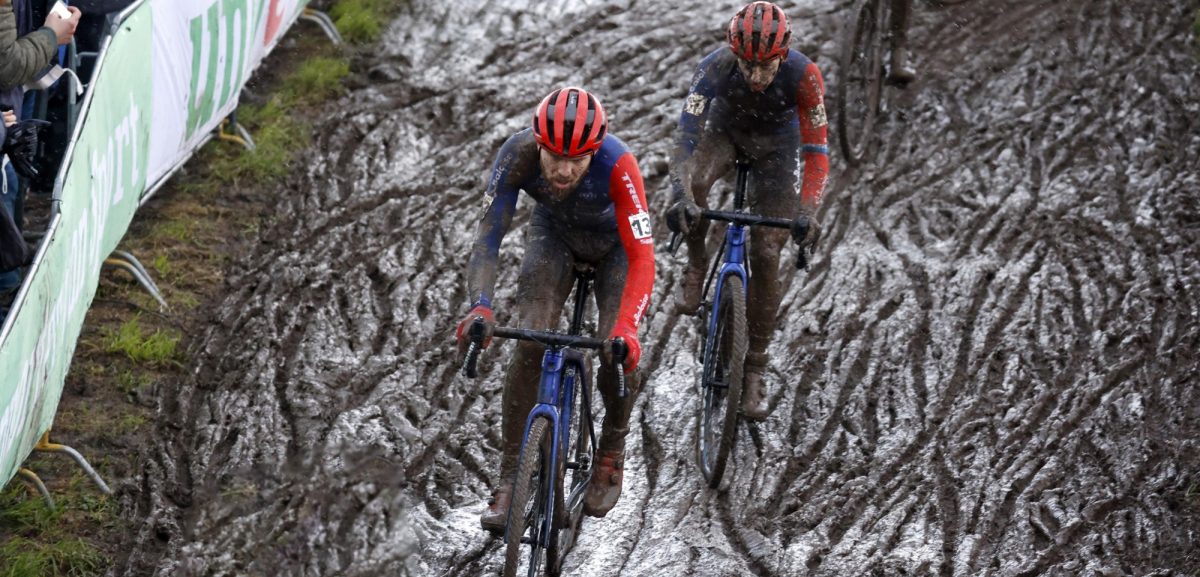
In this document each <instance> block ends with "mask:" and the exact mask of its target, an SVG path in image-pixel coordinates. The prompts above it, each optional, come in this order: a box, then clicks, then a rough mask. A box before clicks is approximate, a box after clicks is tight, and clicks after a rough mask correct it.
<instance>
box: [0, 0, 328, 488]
mask: <svg viewBox="0 0 1200 577" xmlns="http://www.w3.org/2000/svg"><path fill="white" fill-rule="evenodd" d="M305 3H306V0H200V1H194V2H192V1H189V2H179V1H177V0H149V1H147V0H143V1H142V2H140V3H137V4H135V5H134V6H132V7H131V8H129V9H127V10H126V12H125V18H124V20H122V22H121V25H120V27H119V28H118V29H117V32H116V33H115V35H114V36H113V37H112V38H111V40H110V42H109V43H108V44H107V47H106V48H105V49H104V51H103V52H102V54H101V56H100V58H99V61H98V65H97V72H96V76H95V77H94V78H93V79H92V82H91V85H90V88H89V93H88V95H87V96H86V98H85V100H84V104H83V112H82V114H81V115H80V119H79V125H78V126H77V127H76V130H75V133H74V139H73V141H72V145H71V146H70V147H69V148H68V151H67V155H68V158H67V159H66V160H65V161H64V162H63V166H62V171H63V172H62V189H61V191H60V192H59V194H58V198H60V199H61V201H60V206H59V212H58V214H57V215H56V216H55V218H54V219H53V221H52V222H51V224H50V229H49V231H48V234H47V236H46V238H45V239H44V240H43V242H42V244H41V246H40V248H39V250H38V257H37V260H36V261H35V263H34V265H33V266H32V267H31V268H30V269H29V270H28V271H26V278H25V282H24V285H23V286H22V287H21V291H20V293H19V294H18V296H17V300H16V301H15V302H14V303H13V309H12V311H11V312H10V313H9V315H8V318H7V319H4V323H3V325H2V328H0V484H3V483H7V481H8V480H9V479H11V478H12V476H13V475H14V474H15V473H16V470H17V468H18V467H19V466H20V464H21V462H22V461H23V460H24V459H25V458H26V456H28V455H29V452H30V451H32V450H33V447H34V445H35V444H36V442H37V440H38V438H40V437H41V435H42V434H43V433H44V432H46V431H47V430H49V429H50V427H51V425H52V424H53V421H54V415H55V412H56V411H57V408H58V401H59V398H60V397H61V395H62V388H63V382H64V380H65V378H66V374H67V370H68V369H69V368H70V364H71V357H72V356H73V354H74V351H75V343H76V341H77V339H78V338H79V333H80V330H81V329H82V326H83V319H84V315H85V314H86V313H87V309H88V307H89V306H90V305H91V302H92V298H93V297H94V296H95V293H96V286H97V283H98V281H99V275H100V267H101V264H102V263H103V261H104V258H105V257H106V256H107V255H108V254H109V253H110V252H112V250H113V249H115V248H116V247H117V243H118V242H120V240H121V238H122V237H123V236H124V235H125V231H126V230H127V229H128V227H129V223H130V222H131V221H132V220H133V216H134V212H135V211H136V210H137V207H138V204H139V201H140V199H141V198H142V196H143V194H144V193H145V192H146V191H147V190H149V189H150V188H152V187H154V186H155V185H156V184H157V183H158V181H159V180H161V179H163V178H165V177H167V176H168V175H169V174H170V173H171V172H172V170H173V169H174V168H175V167H177V166H178V165H179V164H181V163H182V162H183V161H185V160H186V159H187V158H188V157H189V156H191V154H192V152H193V151H194V150H195V149H196V148H197V147H198V146H199V145H200V144H203V142H204V141H205V140H206V138H207V135H208V133H209V132H210V131H212V130H213V129H214V128H215V127H216V126H217V125H218V124H219V123H220V121H221V120H222V119H223V118H224V117H225V116H227V115H228V114H229V112H230V111H232V110H233V109H234V108H235V107H236V106H237V95H238V93H239V92H240V91H241V88H242V86H243V84H244V83H245V81H246V79H247V78H248V77H249V75H250V72H251V71H252V70H253V69H254V68H255V67H257V66H258V64H259V63H260V62H261V61H262V59H263V58H264V57H265V56H266V54H267V52H268V51H269V50H270V49H271V48H272V47H273V46H274V45H275V44H276V42H277V41H278V39H279V37H280V36H281V35H282V34H283V32H284V31H285V30H286V29H287V28H288V27H289V26H290V24H291V23H293V22H295V19H296V18H297V17H298V16H299V15H300V13H301V11H302V9H303V7H304V4H305Z"/></svg>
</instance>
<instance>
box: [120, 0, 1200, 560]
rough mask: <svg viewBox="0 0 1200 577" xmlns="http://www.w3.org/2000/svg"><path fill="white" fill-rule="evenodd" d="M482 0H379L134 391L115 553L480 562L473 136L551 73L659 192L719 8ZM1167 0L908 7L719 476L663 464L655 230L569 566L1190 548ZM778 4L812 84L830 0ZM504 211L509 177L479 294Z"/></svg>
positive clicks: (512, 112) (689, 449)
mask: <svg viewBox="0 0 1200 577" xmlns="http://www.w3.org/2000/svg"><path fill="white" fill-rule="evenodd" d="M513 4H514V3H511V2H497V1H486V0H479V1H476V2H461V3H456V4H455V5H454V8H453V9H451V8H448V7H447V6H446V5H443V3H440V2H433V1H423V0H419V1H416V2H411V3H408V4H407V7H406V8H405V9H404V10H403V11H402V14H401V15H400V16H399V18H398V19H397V21H396V22H395V23H393V25H392V27H391V29H390V31H389V32H388V34H387V36H386V38H385V40H384V41H383V43H382V48H381V53H380V54H379V55H378V56H377V57H375V58H372V59H370V60H368V61H365V62H361V63H360V64H359V68H360V71H361V72H362V77H363V78H364V79H366V82H364V83H363V86H362V87H361V88H359V89H357V90H355V91H354V92H353V93H352V94H351V95H350V96H348V97H346V98H345V99H344V100H343V101H342V102H340V103H338V105H336V106H333V107H331V108H330V109H331V118H330V119H329V120H328V122H326V123H325V124H324V126H323V129H322V130H321V133H320V136H319V137H318V139H317V140H316V142H315V144H314V147H313V150H312V152H311V153H310V155H309V156H308V157H307V161H308V165H307V168H306V170H302V171H298V172H297V173H296V174H294V175H292V176H291V177H290V178H289V179H288V181H287V182H286V183H283V184H282V185H281V187H280V193H281V194H280V200H279V203H278V213H277V217H276V219H275V221H274V223H273V224H272V225H271V226H270V227H267V228H266V229H265V230H264V232H263V233H262V242H261V243H260V244H259V246H258V247H257V249H256V250H255V251H254V253H253V254H251V255H249V256H248V257H247V258H246V259H245V260H244V261H243V262H242V263H241V264H240V265H238V266H239V267H240V268H238V269H237V270H235V271H234V272H233V274H231V276H230V280H229V293H228V297H227V298H226V300H225V302H224V303H223V304H222V306H221V307H220V308H219V310H218V311H217V312H216V313H215V314H214V316H213V321H212V323H211V326H210V327H209V329H208V331H207V332H206V333H205V336H204V338H203V339H201V340H200V342H198V343H197V345H196V346H195V347H194V349H193V358H195V359H196V368H195V373H194V378H192V379H190V380H189V381H188V382H185V383H179V384H177V386H176V387H175V388H174V389H173V390H172V391H171V392H170V393H168V394H167V395H165V398H164V400H163V402H162V409H161V415H160V419H159V435H160V439H161V441H160V443H159V444H158V445H156V446H154V447H151V448H149V449H148V450H147V452H146V456H145V459H144V461H145V463H146V465H145V471H144V474H143V475H142V476H140V477H139V478H138V479H136V480H135V482H134V483H131V484H128V485H127V486H126V487H125V488H124V492H123V494H124V495H125V496H126V500H125V502H126V503H127V504H128V505H129V507H128V510H129V514H130V515H132V516H134V517H136V518H138V519H140V520H143V521H144V523H143V524H142V527H143V529H142V530H141V531H140V532H139V533H138V534H137V535H135V536H134V538H133V539H132V541H133V542H132V543H130V550H132V551H134V553H132V554H131V556H130V558H129V559H128V560H127V562H126V563H125V564H124V565H123V566H122V567H120V568H118V570H117V571H116V574H127V575H147V574H154V575H164V576H165V575H268V574H271V575H274V574H288V575H335V574H336V575H383V574H387V575H397V574H399V575H404V574H408V575H429V576H445V577H451V576H468V575H471V576H474V575H483V574H491V573H493V572H495V571H497V570H498V567H499V562H500V560H501V559H500V558H501V548H500V546H499V543H498V542H497V541H496V540H494V539H491V538H489V537H486V536H485V535H484V534H483V533H482V532H481V531H480V530H479V529H478V525H477V523H478V514H479V512H480V511H481V509H482V506H483V502H484V500H485V499H486V497H487V495H488V492H489V487H490V483H491V482H493V481H494V478H493V476H494V474H495V469H496V468H497V466H498V459H499V453H498V446H499V443H500V439H499V425H500V414H499V398H500V377H501V374H502V367H503V362H502V361H503V359H505V358H507V355H508V354H509V353H510V351H511V345H502V346H498V347H493V350H492V351H491V352H489V353H488V354H485V355H484V358H483V360H482V362H481V370H482V373H483V374H482V377H481V378H480V379H478V380H473V381H471V380H466V379H464V378H462V377H460V376H458V375H457V367H456V366H455V365H454V352H453V347H452V344H451V337H452V330H453V323H454V322H455V321H456V320H457V318H458V317H459V315H461V314H462V312H463V310H464V306H465V305H466V303H465V302H464V299H465V296H464V295H465V292H464V291H465V289H464V284H465V283H464V282H463V275H462V270H463V268H464V266H465V259H466V258H467V255H468V253H469V245H470V243H471V241H472V235H473V232H474V221H475V219H476V218H477V216H478V215H479V213H480V211H481V209H482V194H481V192H482V191H481V184H482V183H483V181H484V178H485V175H486V172H487V170H488V168H489V167H490V163H491V155H492V154H493V153H494V151H495V150H496V148H497V147H498V146H499V144H500V143H501V142H502V141H503V139H504V138H506V137H507V136H508V135H509V134H511V133H512V132H514V131H515V130H518V129H520V128H522V127H523V126H524V125H525V123H526V122H527V121H528V116H529V113H530V110H532V107H533V106H534V104H535V103H536V102H537V100H538V99H539V98H540V97H541V96H543V95H544V94H545V93H546V92H547V91H549V90H550V89H551V88H553V87H555V86H557V85H560V84H564V83H575V84H581V85H583V86H586V87H588V88H589V89H590V90H593V91H595V92H596V93H597V94H599V95H600V96H601V98H602V99H603V101H604V103H605V106H606V108H607V109H608V111H609V114H610V116H611V124H612V129H613V131H614V133H615V134H617V135H619V136H621V137H622V138H623V139H625V140H626V141H627V142H628V143H629V144H630V145H631V147H632V148H633V149H634V150H635V151H636V152H637V154H638V156H639V160H640V164H641V167H642V170H643V173H644V175H645V176H646V182H647V189H648V191H650V197H651V205H652V207H653V208H654V209H656V210H659V211H661V210H662V209H664V208H665V204H666V198H665V194H664V190H665V177H666V168H667V167H666V158H667V154H668V150H669V146H670V142H669V139H670V134H671V130H672V128H673V124H674V121H675V118H676V116H677V113H678V110H679V107H680V102H681V99H682V97H683V96H684V94H685V93H686V87H687V83H688V81H689V79H690V75H691V72H692V70H693V66H694V65H695V63H696V62H697V61H698V59H699V57H700V56H701V55H702V54H703V53H706V52H707V51H708V50H711V49H712V48H714V47H716V46H718V45H719V43H720V41H721V32H720V30H721V26H722V24H723V22H724V21H725V19H726V18H727V17H728V15H729V14H730V13H732V11H733V10H734V9H735V6H734V4H732V3H727V2H713V3H710V5H709V6H708V8H706V9H701V8H697V9H694V10H687V11H679V10H674V9H672V8H671V7H672V6H673V3H670V2H666V1H665V0H637V1H626V2H615V3H599V2H577V1H570V2H567V1H562V2H542V3H533V4H534V7H533V8H529V7H521V8H514V7H513ZM1183 4H1186V3H1172V2H1160V1H1158V0H1139V1H1134V2H1118V1H1116V0H1090V1H1086V2H1053V1H1050V0H1011V1H1006V2H973V3H968V4H966V5H963V6H958V7H953V8H947V9H937V10H935V9H931V8H929V7H928V6H927V5H923V4H919V5H918V6H917V13H916V14H915V15H914V21H915V22H914V28H913V30H912V43H913V48H914V50H915V54H916V56H915V57H916V59H917V62H916V64H917V65H918V67H919V69H920V72H921V79H920V80H919V81H918V82H917V83H916V84H915V85H913V86H911V87H909V88H908V89H907V90H905V91H902V92H901V91H893V92H891V93H889V108H888V110H887V114H886V116H885V117H884V119H883V121H882V124H881V126H880V130H881V134H880V143H881V144H880V145H879V146H878V148H877V150H875V151H874V152H873V154H872V161H871V162H870V163H868V164H867V165H866V166H864V167H863V168H862V169H861V170H859V171H856V172H845V171H843V167H844V163H843V162H842V161H841V159H839V158H837V157H836V156H835V157H834V158H833V159H832V164H833V166H834V167H835V178H834V180H833V184H832V186H831V188H830V190H829V191H828V193H827V198H826V201H825V204H824V207H823V209H822V213H821V218H822V219H823V221H824V222H825V224H826V236H825V239H824V243H823V244H822V246H821V248H820V250H819V251H818V253H817V255H816V256H815V258H814V262H813V266H812V267H811V268H810V270H809V271H808V272H807V273H802V274H797V275H795V276H794V277H793V278H791V279H790V280H789V281H788V284H787V291H786V297H785V304H784V306H783V307H782V308H781V311H780V314H781V315H782V317H783V319H784V322H782V323H781V327H782V328H781V329H780V332H779V333H778V334H777V335H776V338H775V340H774V342H773V344H772V348H771V350H770V353H771V356H772V359H773V361H772V368H771V373H772V375H771V376H772V380H773V381H774V382H775V384H776V386H775V388H774V390H773V393H772V396H771V399H770V402H771V405H772V407H773V408H774V413H773V416H772V418H771V419H769V420H768V421H766V422H765V423H762V424H759V425H754V426H747V427H744V428H743V430H742V432H743V434H742V436H741V439H740V441H739V445H738V447H737V451H736V453H735V455H734V465H735V470H736V473H735V474H734V478H733V479H732V483H731V485H730V487H729V489H728V490H727V491H723V492H718V491H710V490H707V489H704V488H703V486H702V482H701V479H700V476H699V474H698V472H697V471H696V469H695V466H694V465H693V454H694V435H695V433H694V428H695V410H696V409H695V408H696V399H695V396H694V391H693V385H694V375H695V373H696V371H697V370H698V362H697V360H696V355H695V351H696V349H697V346H698V339H699V327H698V326H697V324H696V321H695V320H693V319H691V318H687V317H677V316H675V315H673V314H668V313H667V312H665V311H667V310H668V308H669V307H668V306H667V305H668V304H669V299H670V294H671V291H672V289H673V287H674V284H675V282H676V279H677V274H678V271H679V269H680V267H681V265H682V259H681V257H674V258H672V257H669V256H667V255H665V254H663V255H660V258H659V270H660V276H659V279H658V283H657V285H656V288H655V293H654V296H653V298H654V303H656V304H655V305H654V306H653V307H652V309H653V310H652V314H651V316H650V318H649V321H648V322H647V323H646V328H645V330H644V341H643V342H645V343H648V344H650V345H651V346H650V347H648V348H649V350H648V351H647V355H646V360H645V361H644V362H645V366H646V367H647V369H648V371H649V375H650V381H649V387H648V389H647V390H646V391H645V393H644V394H643V396H642V397H641V399H640V402H639V404H638V407H637V409H636V410H635V411H636V412H635V415H634V423H636V426H635V427H634V429H633V431H632V432H631V436H630V443H629V447H630V451H629V457H628V469H629V472H628V474H627V475H626V488H625V490H626V493H625V496H624V497H623V498H622V500H621V502H620V504H619V505H618V507H617V508H616V509H614V510H613V511H612V513H610V514H609V516H608V517H607V518H606V519H604V520H588V521H585V524H584V532H583V534H582V535H581V538H580V541H579V543H578V544H577V547H576V550H575V551H574V552H573V553H572V555H571V557H570V558H569V559H568V560H567V570H568V571H569V573H570V574H572V575H586V576H592V577H601V576H615V575H696V576H726V575H757V576H762V577H782V576H794V575H812V576H840V575H880V576H890V575H921V576H926V575H930V576H932V575H937V576H943V577H945V576H977V575H986V576H1026V575H1043V574H1045V575H1105V576H1109V575H1190V574H1197V573H1200V556H1198V555H1197V553H1196V551H1197V550H1200V534H1198V533H1197V532H1196V529H1195V527H1198V526H1200V499H1198V498H1197V497H1196V491H1197V487H1200V476H1198V474H1197V471H1198V470H1200V457H1198V456H1197V455H1200V425H1197V423H1200V393H1198V392H1197V388H1196V383H1197V375H1200V361H1198V360H1197V358H1196V354H1195V353H1196V351H1197V350H1200V317H1198V315H1200V297H1198V296H1197V295H1200V265H1198V264H1197V263H1200V200H1198V199H1200V176H1198V173H1197V170H1196V158H1198V157H1200V138H1198V137H1197V136H1196V135H1197V134H1200V104H1197V103H1198V102H1200V89H1198V88H1197V84H1196V82H1195V79H1196V78H1197V74H1198V73H1200V66H1198V65H1197V59H1196V55H1195V52H1196V49H1195V48H1194V45H1193V44H1192V39H1191V37H1190V36H1189V27H1190V23H1191V22H1192V20H1193V17H1194V13H1195V10H1196V8H1197V7H1196V6H1184V5H1183ZM784 7H785V9H787V11H788V13H789V15H791V16H792V18H793V19H794V21H795V22H797V24H796V26H797V31H796V37H797V38H802V39H803V41H802V42H801V44H800V46H799V47H800V48H801V49H802V50H804V51H805V52H807V53H809V54H810V55H812V56H816V57H817V60H818V63H819V65H820V66H821V67H822V69H823V70H825V71H826V74H827V76H828V78H829V79H830V81H831V82H833V81H836V78H837V69H836V64H835V63H834V62H833V60H835V58H833V57H832V55H834V54H837V53H838V48H839V46H840V33H841V30H842V25H843V23H844V22H845V21H846V19H847V18H848V15H849V9H850V3H848V2H843V1H837V2H833V1H827V0H820V1H817V2H811V3H810V2H804V3H796V2H792V3H787V2H785V3H784ZM664 11H669V12H670V13H671V14H673V15H674V16H673V19H674V20H676V21H673V22H669V23H663V22H662V19H660V18H658V17H656V16H655V15H657V14H660V13H663V12H664ZM718 188H720V189H721V190H727V187H722V186H719V187H718ZM717 194H720V191H718V193H717ZM527 219H528V204H527V201H526V200H522V203H521V208H520V210H519V213H518V217H517V222H516V224H517V226H516V228H515V229H514V232H513V233H512V234H510V236H509V239H508V240H507V241H506V242H505V244H504V246H503V248H502V251H501V270H500V277H499V279H500V280H499V287H500V288H499V289H498V294H497V298H496V302H497V303H498V308H497V312H498V315H499V318H500V320H501V322H503V321H505V320H506V319H507V315H508V312H509V311H511V310H512V306H511V305H512V299H513V294H514V292H515V287H514V284H515V278H516V273H517V270H518V265H519V262H520V259H521V256H522V254H523V249H522V242H521V238H522V236H523V232H522V228H521V225H523V224H524V223H525V222H526V221H527ZM659 228H660V229H663V228H664V227H662V226H660V227H659ZM658 236H659V240H660V241H664V244H665V236H666V235H665V230H659V231H658ZM788 251H789V252H788V254H786V255H785V257H784V261H785V262H788V263H790V262H791V259H792V258H794V255H792V254H791V252H790V251H791V249H788ZM789 266H790V265H789Z"/></svg>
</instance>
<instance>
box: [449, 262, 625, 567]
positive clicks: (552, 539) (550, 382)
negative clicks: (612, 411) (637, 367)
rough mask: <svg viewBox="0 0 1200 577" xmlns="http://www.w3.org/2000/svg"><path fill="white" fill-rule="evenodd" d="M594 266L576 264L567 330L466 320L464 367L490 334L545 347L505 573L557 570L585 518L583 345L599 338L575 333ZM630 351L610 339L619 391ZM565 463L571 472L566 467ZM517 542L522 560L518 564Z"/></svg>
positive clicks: (586, 372)
mask: <svg viewBox="0 0 1200 577" xmlns="http://www.w3.org/2000/svg"><path fill="white" fill-rule="evenodd" d="M594 276H595V271H594V270H593V269H592V268H591V267H588V266H586V265H584V266H576V268H575V303H574V312H573V314H572V317H571V326H570V329H569V330H568V331H567V333H565V334H564V333H558V332H549V331H534V330H527V329H517V328H509V327H494V328H493V330H492V331H490V335H489V334H488V332H489V331H488V330H487V326H486V324H485V323H484V322H483V320H482V319H476V320H475V321H474V322H473V323H471V326H470V328H469V333H468V334H469V335H470V345H469V347H468V349H467V355H466V362H465V363H464V368H463V373H464V374H465V375H466V376H467V377H471V378H474V377H475V376H477V375H478V371H477V370H476V363H477V361H478V359H479V353H480V352H481V351H482V349H483V347H482V345H483V342H484V340H485V339H487V338H489V337H490V336H497V337H503V338H509V339H519V340H526V341H532V342H536V343H539V344H541V345H544V346H545V347H546V353H545V355H543V357H542V376H541V380H540V382H539V384H538V397H537V404H536V405H534V407H533V410H532V411H530V412H529V418H528V420H527V421H526V424H525V436H524V440H523V441H522V443H521V456H520V458H519V460H518V464H517V476H516V479H515V480H514V483H513V495H512V503H511V504H510V505H509V510H508V522H507V525H506V527H505V530H504V542H505V557H504V577H515V576H516V575H518V574H519V570H520V569H521V568H522V566H524V567H525V573H524V574H525V575H527V576H528V577H537V575H539V574H540V570H541V567H542V564H543V563H545V566H546V573H547V574H548V575H551V576H555V577H557V576H558V575H560V574H561V572H562V563H563V559H564V558H565V557H566V554H567V553H568V552H569V551H570V550H571V547H572V546H573V545H574V544H575V537H576V536H577V535H578V533H579V527H580V522H581V521H582V518H583V496H584V493H585V492H586V491H587V486H588V482H589V481H590V479H591V474H592V466H593V464H594V462H595V452H596V430H595V426H594V424H593V419H592V404H591V388H592V387H591V383H592V379H591V371H590V369H589V367H590V364H589V363H588V361H587V358H586V356H585V354H584V353H583V351H582V350H581V349H593V350H598V349H600V348H602V347H603V346H604V344H605V341H603V340H601V339H596V338H591V337H585V336H581V335H580V334H579V333H580V331H581V329H582V326H583V317H584V314H585V312H586V307H587V297H588V291H589V287H590V285H591V281H592V279H593V278H594ZM626 354H628V350H627V348H626V347H625V346H624V343H623V342H622V341H620V340H619V339H618V340H617V341H616V342H615V343H614V344H613V365H614V366H615V367H616V368H617V379H618V389H619V390H618V395H620V396H621V397H622V398H623V397H625V373H624V370H623V368H622V367H623V362H624V360H625V356H626ZM567 471H570V472H571V473H570V480H569V481H568V480H567V479H566V477H567V474H566V472H567ZM522 545H526V546H527V550H528V553H529V554H528V560H527V562H526V563H524V564H522V562H521V561H522V555H521V550H522Z"/></svg>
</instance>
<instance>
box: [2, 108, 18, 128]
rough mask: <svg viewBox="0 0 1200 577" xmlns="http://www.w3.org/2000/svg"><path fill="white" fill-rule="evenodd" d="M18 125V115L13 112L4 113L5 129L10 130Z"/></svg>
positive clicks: (6, 111)
mask: <svg viewBox="0 0 1200 577" xmlns="http://www.w3.org/2000/svg"><path fill="white" fill-rule="evenodd" d="M16 123H17V113H16V112H13V111H11V110H5V111H4V127H5V128H8V127H9V126H12V125H14V124H16Z"/></svg>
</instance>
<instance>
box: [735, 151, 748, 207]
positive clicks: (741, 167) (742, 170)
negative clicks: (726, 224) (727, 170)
mask: <svg viewBox="0 0 1200 577" xmlns="http://www.w3.org/2000/svg"><path fill="white" fill-rule="evenodd" d="M734 165H735V166H736V167H737V180H736V181H735V182H734V188H733V210H741V209H742V207H744V206H746V179H747V178H748V177H749V176H750V163H749V162H748V161H746V160H744V159H742V158H738V159H737V160H735V161H734Z"/></svg>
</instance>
